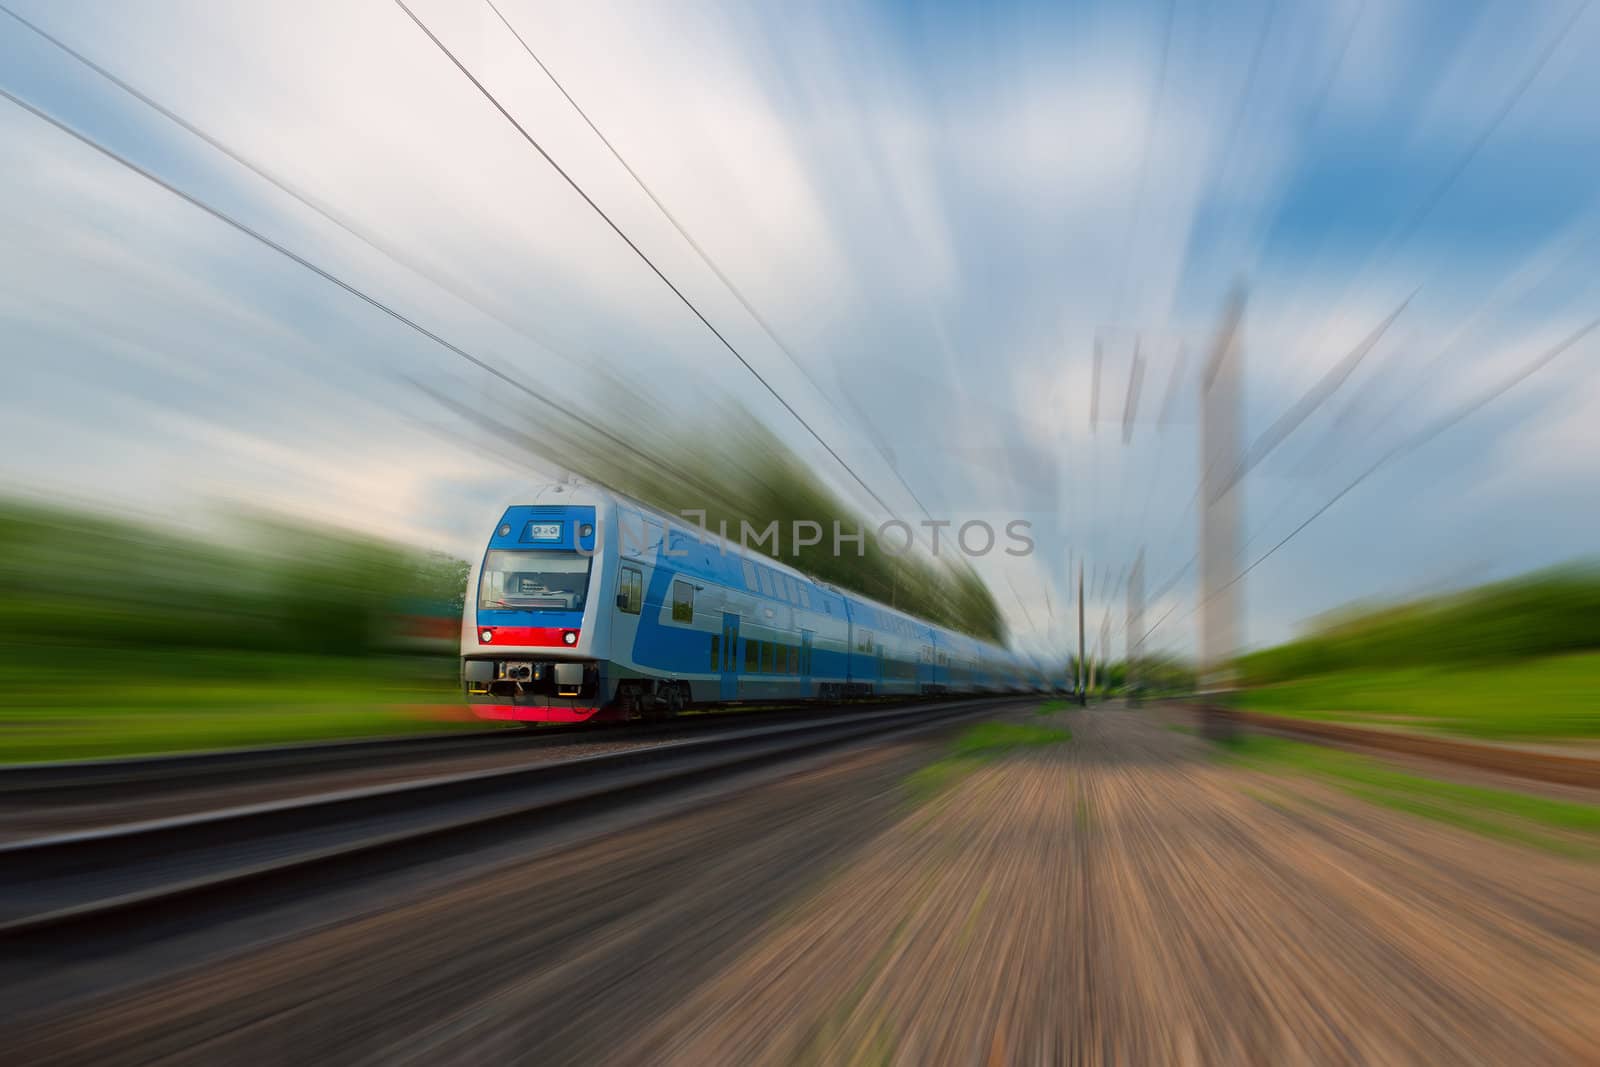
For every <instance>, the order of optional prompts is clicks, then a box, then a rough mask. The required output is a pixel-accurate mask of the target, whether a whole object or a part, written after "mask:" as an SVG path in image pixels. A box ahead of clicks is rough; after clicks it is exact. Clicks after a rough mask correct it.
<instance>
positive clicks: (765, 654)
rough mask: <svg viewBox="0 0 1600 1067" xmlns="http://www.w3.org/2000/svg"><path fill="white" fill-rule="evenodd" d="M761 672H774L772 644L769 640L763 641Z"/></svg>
mask: <svg viewBox="0 0 1600 1067" xmlns="http://www.w3.org/2000/svg"><path fill="white" fill-rule="evenodd" d="M761 673H762V674H771V673H772V644H771V642H768V641H763V642H761Z"/></svg>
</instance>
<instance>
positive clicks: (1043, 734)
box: [906, 722, 1072, 801]
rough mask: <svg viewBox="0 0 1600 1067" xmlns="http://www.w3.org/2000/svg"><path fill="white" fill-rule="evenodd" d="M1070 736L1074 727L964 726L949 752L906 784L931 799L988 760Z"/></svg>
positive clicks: (921, 797)
mask: <svg viewBox="0 0 1600 1067" xmlns="http://www.w3.org/2000/svg"><path fill="white" fill-rule="evenodd" d="M1070 740H1072V731H1071V730H1068V729H1065V728H1063V727H1057V726H1035V725H1033V724H1031V723H1030V724H1024V723H1011V722H981V723H978V724H976V725H975V726H969V727H967V728H966V729H965V730H963V731H962V732H961V733H960V734H959V735H958V736H957V737H956V738H955V740H954V741H952V742H951V744H950V752H949V754H948V755H945V756H943V757H941V758H940V759H937V760H935V761H934V762H932V763H930V764H928V765H927V766H925V767H922V768H920V769H919V770H917V771H916V772H915V773H913V774H912V775H911V776H910V777H909V778H908V779H906V786H907V787H908V788H909V789H910V791H911V794H912V796H913V797H914V798H916V799H917V800H919V801H925V800H931V799H932V798H934V797H935V796H938V795H939V794H940V793H943V792H944V791H945V790H946V789H949V788H950V787H951V786H952V785H954V784H955V783H956V782H958V781H960V780H961V779H962V778H964V777H966V776H967V775H968V774H970V773H972V772H973V771H974V770H976V769H977V768H978V767H979V766H981V765H982V764H983V763H985V762H987V761H988V760H991V759H996V758H998V757H1000V756H1003V755H1006V754H1007V753H1010V752H1015V751H1016V750H1018V749H1023V748H1034V747H1038V746H1041V745H1057V744H1061V743H1063V742H1066V741H1070Z"/></svg>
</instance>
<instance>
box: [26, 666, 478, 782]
mask: <svg viewBox="0 0 1600 1067" xmlns="http://www.w3.org/2000/svg"><path fill="white" fill-rule="evenodd" d="M83 663H84V664H85V665H87V666H88V667H89V668H91V669H90V670H89V671H87V672H84V671H75V670H73V669H72V668H70V667H68V666H67V665H64V664H54V665H39V666H34V667H26V666H24V665H22V664H19V663H17V662H15V661H9V662H6V663H4V664H0V763H20V762H33V761H38V760H65V759H90V758H99V757H107V756H127V755H142V754H153V753H158V752H183V751H195V750H199V749H211V748H234V747H240V746H247V745H270V744H289V743H293V742H301V741H319V740H332V739H337V738H349V737H363V736H375V735H382V734H399V733H408V732H416V731H421V730H440V729H447V728H450V727H452V726H456V725H470V724H469V723H467V722H465V721H464V720H462V719H461V718H459V717H454V718H447V717H445V716H443V715H438V714H431V713H430V712H429V709H430V708H438V709H441V710H442V709H445V708H449V707H459V705H460V704H461V700H460V698H459V696H458V695H457V689H456V682H455V677H454V671H455V664H454V661H453V660H451V659H450V658H448V657H443V658H440V659H436V660H435V659H419V658H409V657H406V658H386V659H345V658H340V657H332V656H289V655H272V654H263V655H248V654H243V653H231V654H224V653H216V654H191V655H186V656H183V657H176V656H172V655H170V654H168V655H163V656H158V657H153V658H150V657H147V658H144V659H139V658H134V657H131V656H128V655H125V654H114V653H113V654H100V655H86V656H85V657H84V659H83Z"/></svg>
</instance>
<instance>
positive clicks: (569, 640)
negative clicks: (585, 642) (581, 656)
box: [561, 630, 578, 645]
mask: <svg viewBox="0 0 1600 1067" xmlns="http://www.w3.org/2000/svg"><path fill="white" fill-rule="evenodd" d="M561 643H562V644H564V645H575V644H577V643H578V631H576V630H567V631H566V632H565V633H563V634H562V635H561Z"/></svg>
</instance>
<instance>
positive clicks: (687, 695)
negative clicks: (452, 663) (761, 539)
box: [461, 484, 1037, 722]
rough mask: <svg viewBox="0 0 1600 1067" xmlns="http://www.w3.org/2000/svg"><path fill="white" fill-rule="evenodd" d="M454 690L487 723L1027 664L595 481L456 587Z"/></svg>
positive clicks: (663, 708) (974, 677) (1015, 679)
mask: <svg viewBox="0 0 1600 1067" xmlns="http://www.w3.org/2000/svg"><path fill="white" fill-rule="evenodd" d="M468 591H469V592H468V596H467V603H466V608H465V611H464V612H463V615H462V621H461V678H462V685H463V688H464V692H465V695H466V698H467V701H468V703H469V704H470V705H471V707H472V709H473V711H474V712H475V713H476V714H478V715H480V716H482V717H484V718H493V719H519V720H527V721H537V722H575V721H583V720H588V719H623V718H635V717H640V716H645V715H650V714H656V713H663V714H672V713H675V712H677V711H679V710H681V709H682V708H684V707H686V706H688V705H690V704H709V703H726V702H737V701H783V702H794V701H805V700H819V701H826V700H836V699H839V698H842V697H848V696H865V695H878V694H885V695H914V694H925V693H926V694H934V693H956V692H978V693H981V692H1006V691H1020V690H1023V689H1030V688H1035V687H1036V686H1037V680H1036V678H1032V677H1030V675H1035V674H1036V672H1035V671H1032V670H1031V669H1030V668H1029V667H1028V666H1026V665H1025V664H1024V663H1023V662H1022V661H1020V660H1019V659H1018V658H1017V657H1015V656H1014V655H1013V654H1012V653H1010V652H1008V651H1007V650H1005V649H1003V648H1000V647H999V646H997V645H992V644H987V643H984V642H981V641H977V640H975V639H973V638H972V637H969V636H967V635H965V634H959V633H955V632H953V631H950V630H946V629H943V628H942V627H938V626H935V625H933V624H931V623H929V622H926V621H924V620H921V619H917V618H915V617H913V616H911V615H908V614H906V613H904V612H901V611H896V610H895V609H893V608H891V607H888V606H886V605H883V604H879V603H877V602H875V601H872V600H868V599H866V598H864V597H860V596H857V595H856V594H853V593H846V592H843V591H841V590H839V589H836V588H834V587H832V586H830V585H827V584H825V583H823V582H819V581H817V580H815V579H813V578H811V577H809V576H808V575H806V574H804V573H802V572H800V571H798V570H796V569H795V568H793V567H790V566H787V565H786V564H784V563H782V562H779V561H777V560H774V559H771V558H769V557H767V556H764V555H761V554H760V553H757V552H753V551H749V552H747V551H745V550H743V549H741V548H740V547H739V546H738V545H737V544H734V543H724V542H720V541H718V540H717V539H716V538H715V537H709V538H708V537H706V536H705V535H704V534H703V533H702V531H700V530H699V529H697V528H694V527H690V526H688V525H687V524H685V523H683V522H682V520H678V519H674V518H672V517H670V516H667V515H664V514H662V513H660V512H658V511H655V510H653V509H651V508H649V507H647V506H645V505H643V504H640V503H638V502H636V501H633V500H629V499H627V498H625V497H621V496H618V495H616V494H613V493H611V492H609V491H607V490H605V489H602V488H599V487H597V486H592V485H572V484H560V485H549V486H544V487H541V488H539V489H537V490H534V491H532V492H531V493H529V494H528V495H527V496H526V497H524V498H523V500H522V502H519V503H516V504H513V505H511V506H509V507H507V508H506V509H505V511H504V512H503V513H502V514H501V515H500V517H499V520H498V522H496V524H495V527H494V531H493V533H492V534H491V536H490V538H489V542H488V545H487V547H486V549H485V551H484V554H483V556H482V558H481V559H479V560H478V561H477V563H476V564H475V565H474V566H473V569H472V572H471V575H470V576H469V578H468Z"/></svg>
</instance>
